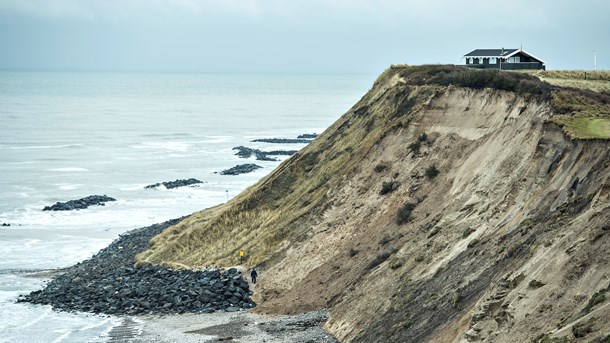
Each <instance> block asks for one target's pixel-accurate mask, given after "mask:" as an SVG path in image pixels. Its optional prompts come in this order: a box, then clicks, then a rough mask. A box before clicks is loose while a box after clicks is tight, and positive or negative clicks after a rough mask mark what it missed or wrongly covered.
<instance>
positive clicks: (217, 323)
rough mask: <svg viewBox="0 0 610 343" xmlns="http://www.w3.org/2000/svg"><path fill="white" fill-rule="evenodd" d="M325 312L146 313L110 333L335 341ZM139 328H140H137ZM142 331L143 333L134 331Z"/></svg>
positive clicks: (143, 338)
mask: <svg viewBox="0 0 610 343" xmlns="http://www.w3.org/2000/svg"><path fill="white" fill-rule="evenodd" d="M325 320H326V312H325V311H315V312H310V313H303V314H299V315H295V316H263V315H257V314H254V313H250V312H239V313H214V314H183V315H172V316H164V317H157V316H143V317H133V318H129V319H126V320H125V322H124V325H123V326H119V327H118V328H116V329H115V330H114V332H111V333H110V337H111V338H112V339H111V342H112V343H119V342H132V343H153V342H154V343H165V342H167V343H174V342H183V343H195V342H220V341H226V342H244V343H246V342H247V343H258V342H275V343H284V342H300V343H306V342H311V343H313V342H316V343H317V342H328V343H332V342H336V340H335V339H334V338H333V337H332V336H331V335H330V334H328V333H327V332H325V331H324V330H322V328H321V323H323V322H324V321H325ZM136 328H137V329H136ZM134 330H141V332H135V333H134V332H133V331H134Z"/></svg>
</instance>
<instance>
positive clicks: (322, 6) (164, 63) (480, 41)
mask: <svg viewBox="0 0 610 343" xmlns="http://www.w3.org/2000/svg"><path fill="white" fill-rule="evenodd" d="M609 43H610V1H608V0H581V1H574V0H570V1H566V0H503V1H496V0H472V1H467V0H458V1H451V0H419V1H410V0H404V1H400V0H394V1H392V0H369V1H365V0H303V1H301V0H285V1H282V0H0V69H11V70H12V69H34V70H98V71H177V72H191V71H197V72H304V73H316V72H321V73H327V72H336V73H344V72H350V73H378V72H381V71H382V70H384V69H385V68H386V67H388V66H389V65H390V64H397V63H409V64H424V63H454V64H460V63H462V60H461V56H462V55H463V54H465V53H468V52H469V51H471V50H473V49H476V48H501V47H505V48H519V46H520V45H521V44H523V48H524V49H525V50H527V51H529V52H530V53H533V54H534V55H536V56H538V57H539V58H541V59H543V60H545V61H546V62H547V67H548V68H549V69H592V68H593V50H597V64H598V69H609V68H610V47H609Z"/></svg>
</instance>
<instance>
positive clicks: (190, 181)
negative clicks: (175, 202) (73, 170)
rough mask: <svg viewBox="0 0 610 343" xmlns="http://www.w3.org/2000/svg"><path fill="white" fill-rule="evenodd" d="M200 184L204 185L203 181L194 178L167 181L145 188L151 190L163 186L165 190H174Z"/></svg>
mask: <svg viewBox="0 0 610 343" xmlns="http://www.w3.org/2000/svg"><path fill="white" fill-rule="evenodd" d="M198 183H203V181H201V180H197V179H194V178H190V179H178V180H175V181H167V182H161V183H155V184H152V185H148V186H146V187H144V188H145V189H149V188H157V187H161V186H165V188H167V189H172V188H178V187H185V186H190V185H195V184H198Z"/></svg>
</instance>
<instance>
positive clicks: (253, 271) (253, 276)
mask: <svg viewBox="0 0 610 343" xmlns="http://www.w3.org/2000/svg"><path fill="white" fill-rule="evenodd" d="M257 276H258V273H257V272H256V269H252V271H251V272H250V277H251V278H252V283H256V277H257Z"/></svg>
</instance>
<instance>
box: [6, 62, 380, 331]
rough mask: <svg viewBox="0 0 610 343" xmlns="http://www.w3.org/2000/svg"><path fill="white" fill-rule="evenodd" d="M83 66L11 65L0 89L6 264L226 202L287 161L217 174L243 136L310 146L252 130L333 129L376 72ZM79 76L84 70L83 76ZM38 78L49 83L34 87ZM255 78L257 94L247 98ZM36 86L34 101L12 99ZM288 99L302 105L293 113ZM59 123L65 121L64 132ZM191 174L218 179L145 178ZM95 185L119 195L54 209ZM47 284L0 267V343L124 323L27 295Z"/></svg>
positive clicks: (46, 263) (92, 248)
mask: <svg viewBox="0 0 610 343" xmlns="http://www.w3.org/2000/svg"><path fill="white" fill-rule="evenodd" d="M1 73H2V72H0V74H1ZM74 76H75V75H72V74H65V73H57V74H54V73H27V74H24V76H23V77H21V78H20V77H19V75H17V74H16V76H13V77H9V78H6V77H2V75H0V87H1V88H2V89H4V90H7V93H6V94H3V96H2V97H0V114H4V115H10V114H15V117H14V118H13V119H11V120H9V121H6V122H3V124H4V125H5V126H3V128H4V129H5V130H4V133H5V135H4V136H3V138H2V140H3V143H2V144H0V156H1V157H0V159H1V160H2V163H0V169H1V170H0V172H1V174H2V187H0V223H4V222H6V223H10V224H11V226H10V227H2V228H1V229H0V256H2V259H0V269H1V270H5V271H6V270H18V269H52V268H58V267H65V266H69V265H71V264H74V263H76V262H79V261H81V260H83V259H86V258H88V257H90V256H91V255H92V254H94V253H95V252H97V251H98V250H99V249H101V248H103V247H104V246H106V245H107V244H108V243H110V242H111V241H112V240H113V239H115V238H116V237H117V236H118V235H119V234H121V233H123V232H125V231H127V230H130V229H134V228H138V227H143V226H147V225H149V224H153V223H158V222H161V221H165V220H167V219H172V218H177V217H180V216H183V215H187V214H190V213H192V212H195V211H198V210H201V209H203V208H206V207H210V206H213V205H216V204H219V203H222V202H224V201H227V198H232V197H234V196H236V195H237V194H239V192H241V191H242V190H243V189H245V188H246V187H248V186H250V185H252V184H253V183H254V182H255V181H256V180H257V179H259V178H260V177H262V176H264V175H266V174H267V173H269V172H271V171H272V170H273V168H275V167H276V166H277V165H278V162H262V161H256V162H255V163H257V164H259V165H261V166H264V168H263V169H260V170H257V171H256V172H253V173H249V174H243V175H238V176H223V175H219V174H214V172H220V171H221V170H223V169H227V168H230V167H233V166H234V165H236V164H240V163H244V160H243V159H240V158H238V157H237V156H235V155H234V154H235V151H232V150H231V148H233V147H234V146H238V145H244V146H248V147H253V148H258V149H261V150H278V149H289V150H292V149H298V148H301V147H303V146H304V144H301V145H299V144H283V145H282V144H279V145H277V144H267V143H252V142H249V141H250V140H252V139H255V138H261V137H286V138H296V136H297V135H298V134H302V133H313V132H317V133H321V132H322V131H323V129H321V128H323V127H326V126H328V125H330V124H331V123H332V122H333V121H334V118H337V117H338V116H339V115H341V114H342V113H343V112H344V111H345V109H346V108H348V107H349V106H350V105H351V104H353V103H354V102H355V101H356V100H357V99H358V98H359V97H360V96H361V93H363V92H364V91H365V90H366V89H367V87H368V84H369V82H370V81H371V80H368V79H367V78H362V79H363V80H366V82H362V83H360V85H361V86H359V85H358V82H357V81H358V78H354V77H347V78H346V77H342V76H332V77H324V76H323V77H320V78H317V77H313V76H312V78H313V79H311V82H309V83H308V81H307V80H309V77H305V78H304V77H303V76H302V75H299V76H295V80H298V81H299V82H292V81H294V80H291V79H290V77H287V76H282V77H279V78H277V77H275V76H264V75H263V76H249V77H246V78H244V77H242V76H239V75H237V76H231V75H227V76H222V75H220V76H219V75H214V76H212V75H198V76H193V75H190V74H189V75H184V76H181V75H164V74H156V75H129V74H95V73H87V74H78V75H76V76H77V77H76V78H75V77H74ZM126 77H127V79H125V78H126ZM76 79H78V80H80V81H78V83H75V81H74V80H76ZM151 80H154V82H151ZM346 80H347V81H349V82H346ZM126 81H128V82H126ZM287 81H289V82H287ZM227 84H230V85H231V87H228V88H227V87H226V85H227ZM24 85H25V86H24ZM45 85H46V86H45ZM210 85H214V86H210ZM216 85H218V87H217V86H216ZM223 85H224V86H223ZM324 85H326V86H324ZM345 85H349V86H348V87H353V89H351V90H349V89H346V86H345ZM44 87H48V89H45V88H44ZM320 87H322V88H320ZM31 89H37V92H36V93H35V94H33V93H30V92H29V91H28V90H31ZM75 90H78V91H77V92H76V93H77V95H76V96H75ZM253 90H255V91H256V96H249V95H250V94H252V91H253ZM147 92H150V93H147ZM350 92H351V93H350ZM348 93H349V94H348ZM159 94H179V95H180V96H176V97H173V96H170V97H165V96H163V97H160V96H158V95H159ZM24 96H27V98H28V102H27V103H23V105H22V106H19V107H15V106H14V105H12V104H14V103H16V102H21V99H22V98H23V97H24ZM312 96H315V97H316V101H315V102H312V101H311V97H312ZM278 97H280V98H281V99H278ZM278 100H280V101H278ZM282 104H284V105H282ZM285 104H294V106H291V107H290V113H289V114H287V113H286V106H285ZM7 109H10V111H11V112H16V113H7V111H8V110H7ZM58 109H60V110H58ZM244 109H247V110H244ZM2 112H3V113H2ZM17 112H18V113H17ZM109 114H110V115H109ZM117 118H120V120H117ZM48 124H56V125H54V130H53V131H52V132H50V131H49V130H48V127H49V125H48ZM246 135H248V137H249V138H244V137H245V136H246ZM73 142H76V143H75V144H71V143H73ZM285 158H287V157H283V156H278V159H280V160H282V159H285ZM189 177H194V178H197V179H200V180H203V181H206V183H205V184H203V185H199V186H198V187H181V188H176V189H170V190H167V189H163V188H160V189H156V190H150V189H144V186H146V185H148V184H152V183H156V182H164V181H171V180H175V179H184V178H189ZM91 194H107V195H108V196H111V197H113V198H116V199H117V201H115V202H108V203H106V206H91V207H89V208H87V209H85V210H79V211H59V212H53V211H42V208H43V207H44V206H47V205H50V204H53V203H54V202H56V201H67V200H71V199H79V198H82V197H83V196H87V195H91ZM42 286H43V280H41V279H37V278H31V277H29V278H28V277H23V276H22V275H20V274H19V273H17V272H15V273H0V341H2V340H7V341H8V342H50V341H53V340H57V341H61V343H67V342H103V341H104V340H107V339H108V333H109V332H110V330H111V328H112V327H113V326H115V325H119V324H120V322H121V319H120V318H116V317H112V318H111V319H108V318H104V317H97V316H90V315H89V316H88V315H84V314H68V313H63V312H61V313H60V312H54V311H51V310H50V307H48V306H38V305H31V304H23V303H15V299H16V297H17V296H18V295H20V294H25V293H28V292H30V291H33V290H36V289H40V288H41V287H42ZM32 323H35V324H32ZM19 327H22V328H21V329H19ZM54 330H57V331H54Z"/></svg>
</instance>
